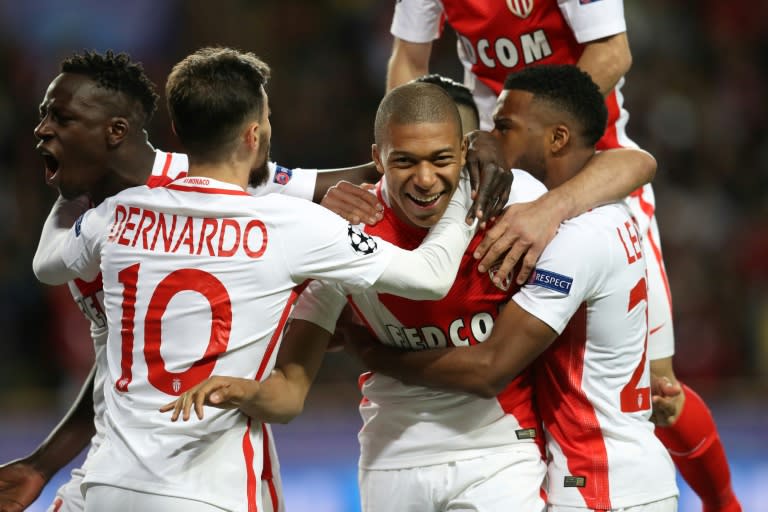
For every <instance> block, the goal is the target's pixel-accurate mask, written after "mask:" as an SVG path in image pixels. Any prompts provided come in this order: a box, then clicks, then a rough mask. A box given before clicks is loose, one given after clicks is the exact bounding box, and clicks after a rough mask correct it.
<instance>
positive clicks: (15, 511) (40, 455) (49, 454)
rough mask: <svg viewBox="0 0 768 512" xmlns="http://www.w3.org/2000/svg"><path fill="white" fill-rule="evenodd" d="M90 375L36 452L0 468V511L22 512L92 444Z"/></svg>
mask: <svg viewBox="0 0 768 512" xmlns="http://www.w3.org/2000/svg"><path fill="white" fill-rule="evenodd" d="M94 372H95V367H94V369H92V370H91V373H90V374H89V375H88V378H87V380H86V382H85V383H84V384H83V387H82V389H81V390H80V394H79V395H78V396H77V398H76V400H75V403H74V404H73V405H72V407H71V408H70V410H69V412H67V414H66V416H64V418H63V419H62V420H61V421H60V422H59V424H58V425H56V427H55V428H54V429H53V431H51V433H50V434H49V435H48V437H47V438H46V439H45V441H43V442H42V443H41V444H40V446H38V447H37V449H36V450H35V451H34V452H32V453H31V454H29V455H28V456H26V457H24V458H21V459H18V460H15V461H12V462H9V463H7V464H4V465H3V466H0V512H21V511H22V510H24V509H25V508H26V507H28V506H29V505H31V504H32V503H33V502H34V501H35V499H37V497H38V496H39V495H40V493H41V492H42V490H43V487H45V485H46V484H47V483H48V481H49V480H50V479H51V478H52V477H53V475H55V474H56V473H57V472H58V471H59V470H60V469H61V468H63V467H64V466H65V465H67V464H68V463H69V462H70V461H71V460H72V459H74V458H75V457H76V456H77V455H78V454H79V453H80V452H81V451H82V450H83V449H84V448H85V447H86V446H87V445H88V443H89V442H90V440H91V438H92V437H93V435H94V434H95V433H96V429H95V428H94V426H93V378H94Z"/></svg>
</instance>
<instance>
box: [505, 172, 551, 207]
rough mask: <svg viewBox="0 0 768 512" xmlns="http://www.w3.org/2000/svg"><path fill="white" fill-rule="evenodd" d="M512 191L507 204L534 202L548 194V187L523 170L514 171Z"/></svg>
mask: <svg viewBox="0 0 768 512" xmlns="http://www.w3.org/2000/svg"><path fill="white" fill-rule="evenodd" d="M512 176H513V179H512V189H511V190H510V193H509V201H507V204H513V203H525V202H528V201H534V200H535V199H538V198H539V197H541V196H542V195H544V194H545V193H546V192H547V187H545V186H544V184H543V183H542V182H540V181H539V180H537V179H536V178H534V177H533V176H532V175H531V174H530V173H529V172H527V171H524V170H522V169H512Z"/></svg>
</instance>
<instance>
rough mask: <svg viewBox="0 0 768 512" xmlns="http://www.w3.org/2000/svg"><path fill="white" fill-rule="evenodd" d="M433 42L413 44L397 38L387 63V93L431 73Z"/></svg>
mask: <svg viewBox="0 0 768 512" xmlns="http://www.w3.org/2000/svg"><path fill="white" fill-rule="evenodd" d="M431 53H432V42H431V41H430V42H427V43H412V42H409V41H405V40H403V39H400V38H399V37H395V41H394V43H393V44H392V55H390V57H389V62H388V63H387V91H390V90H392V89H394V88H395V87H397V86H398V85H402V84H404V83H406V82H410V81H411V80H413V79H414V78H418V77H420V76H423V75H426V74H427V73H428V72H429V56H430V54H431Z"/></svg>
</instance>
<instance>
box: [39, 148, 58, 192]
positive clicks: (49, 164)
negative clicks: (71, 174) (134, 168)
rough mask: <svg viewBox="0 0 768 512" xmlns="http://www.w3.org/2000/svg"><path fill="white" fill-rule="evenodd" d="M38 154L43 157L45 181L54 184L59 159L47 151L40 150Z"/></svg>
mask: <svg viewBox="0 0 768 512" xmlns="http://www.w3.org/2000/svg"><path fill="white" fill-rule="evenodd" d="M40 155H41V156H42V157H43V163H44V164H45V182H46V183H47V184H48V185H52V186H55V185H56V183H57V182H58V180H57V178H58V172H59V161H58V160H57V159H56V157H55V156H53V155H52V154H51V153H49V152H47V151H40Z"/></svg>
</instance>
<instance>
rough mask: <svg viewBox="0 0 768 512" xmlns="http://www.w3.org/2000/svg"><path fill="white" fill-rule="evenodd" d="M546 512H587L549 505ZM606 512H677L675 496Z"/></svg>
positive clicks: (584, 509)
mask: <svg viewBox="0 0 768 512" xmlns="http://www.w3.org/2000/svg"><path fill="white" fill-rule="evenodd" d="M547 512H587V509H586V508H584V507H564V506H557V505H550V506H549V507H547ZM608 512H677V496H672V497H671V498H665V499H663V500H659V501H652V502H651V503H645V504H643V505H636V506H634V507H624V508H612V509H611V510H610V511H608Z"/></svg>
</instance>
